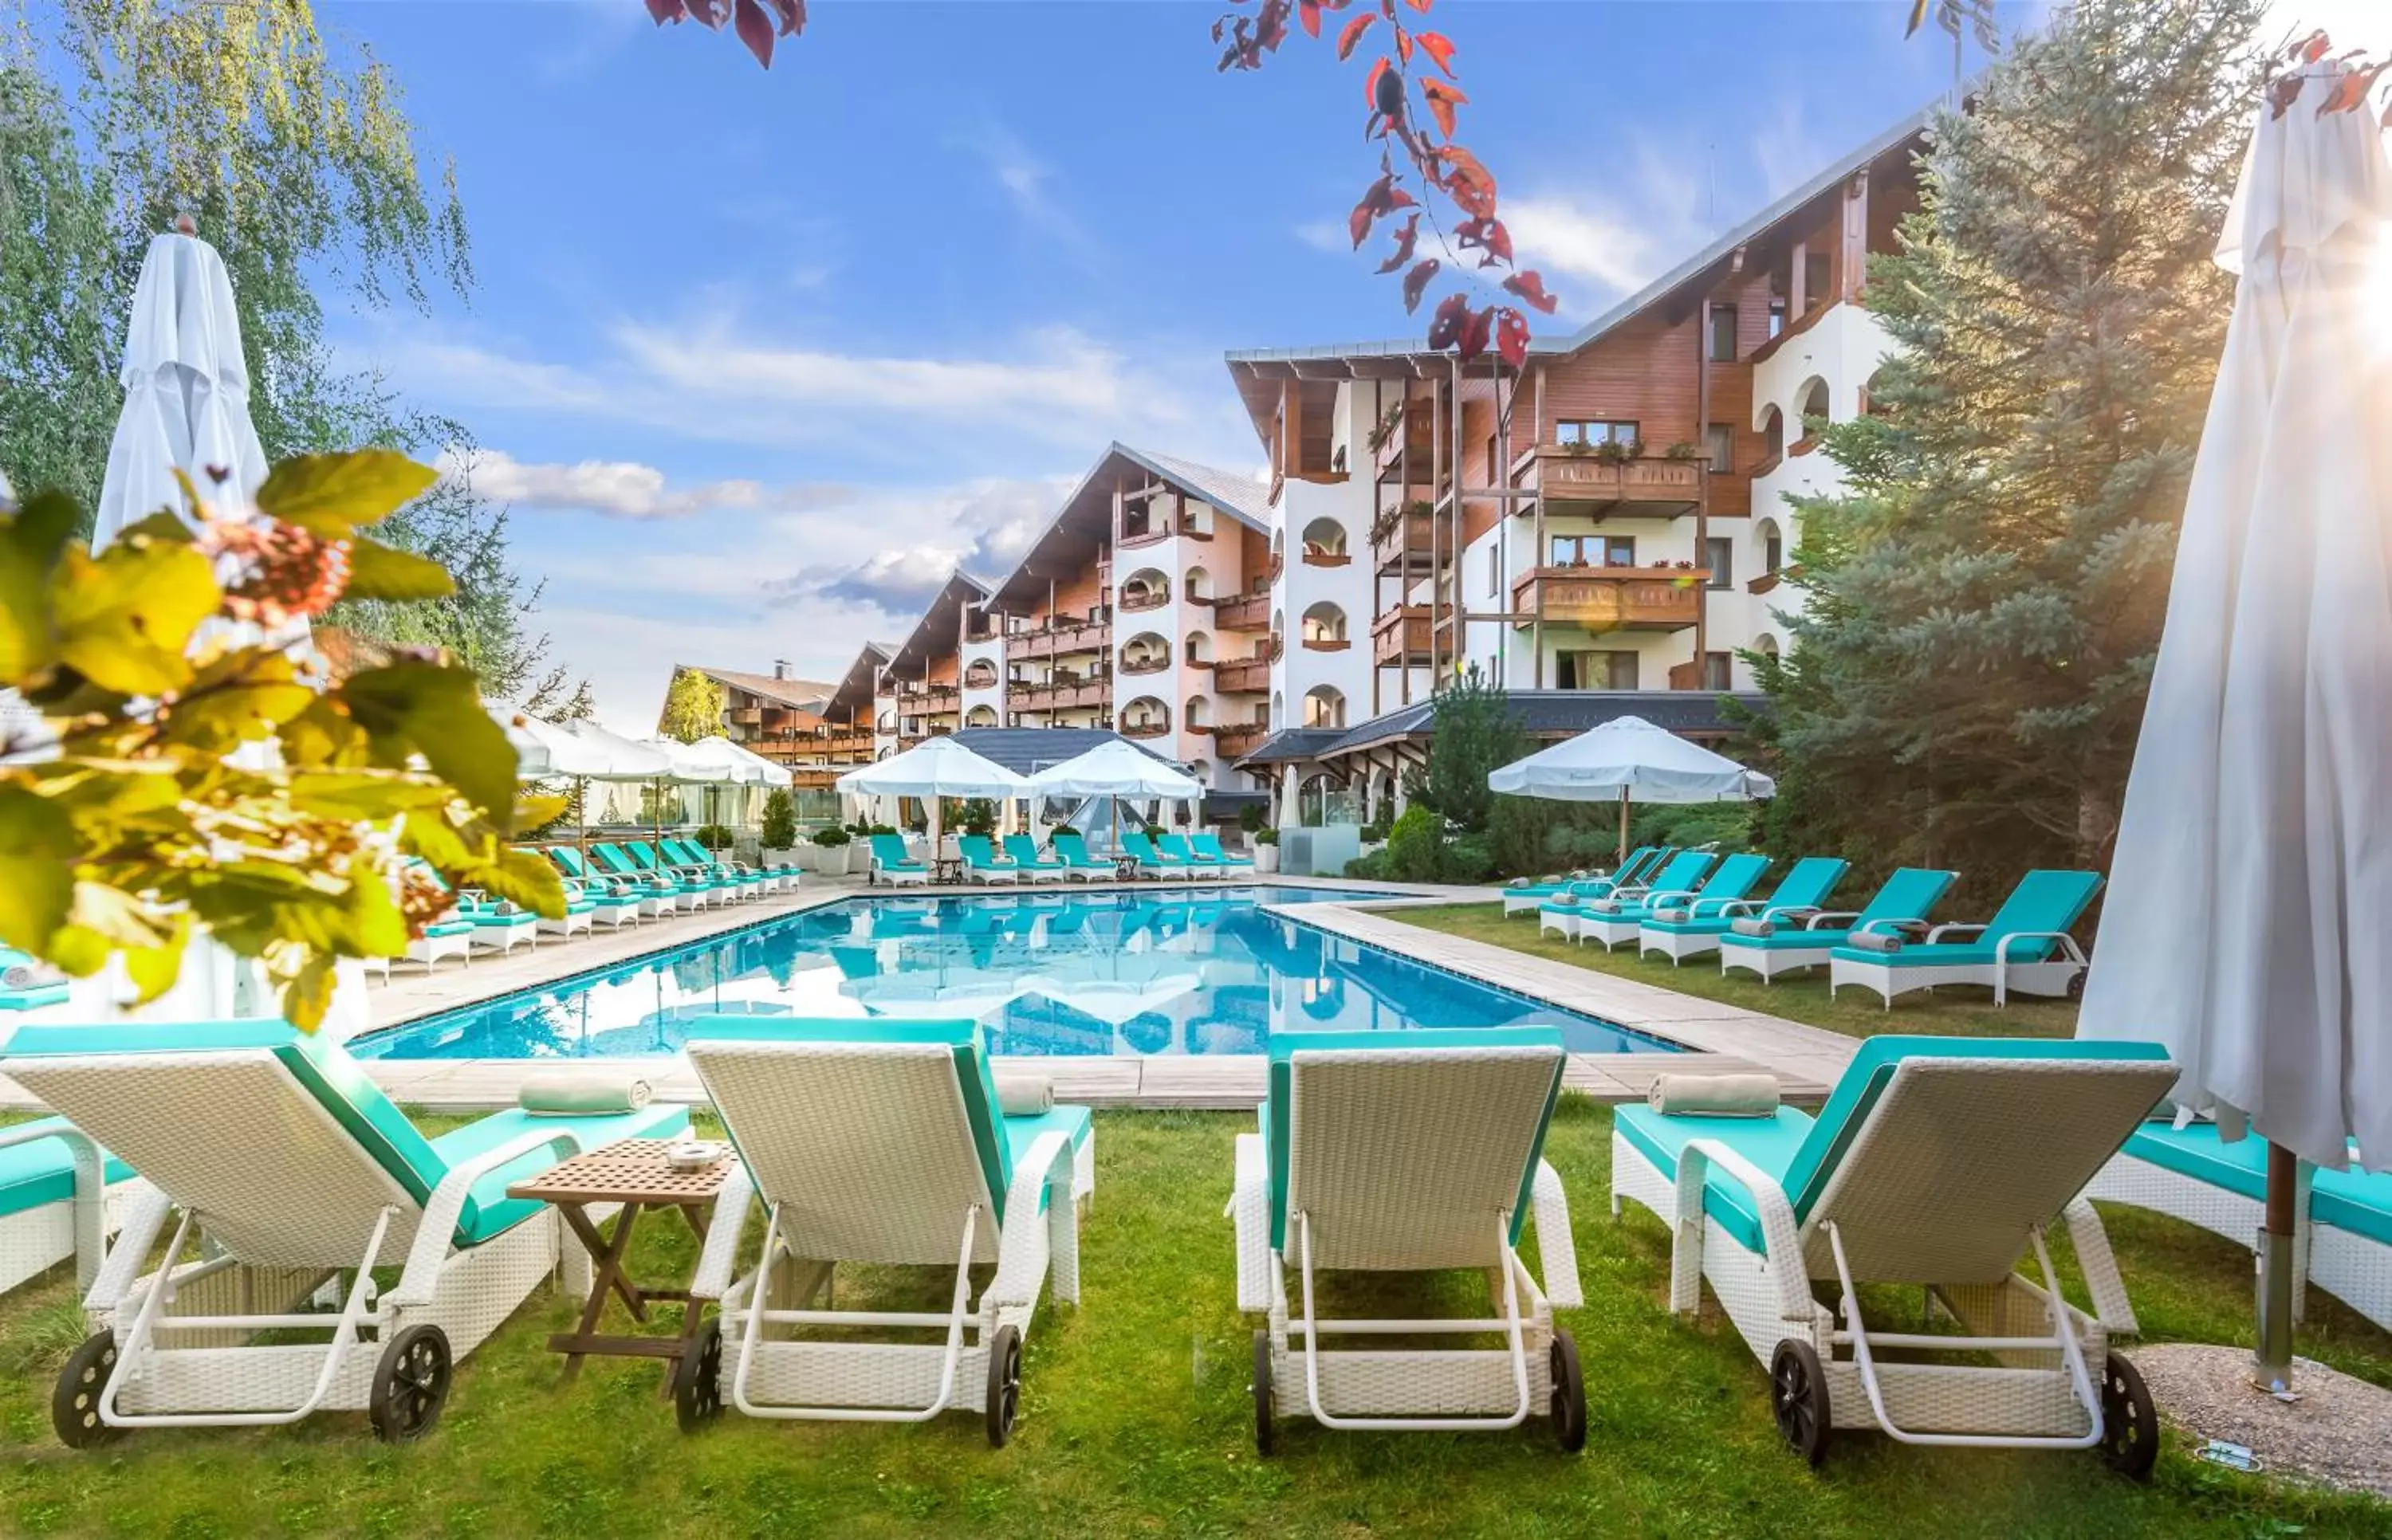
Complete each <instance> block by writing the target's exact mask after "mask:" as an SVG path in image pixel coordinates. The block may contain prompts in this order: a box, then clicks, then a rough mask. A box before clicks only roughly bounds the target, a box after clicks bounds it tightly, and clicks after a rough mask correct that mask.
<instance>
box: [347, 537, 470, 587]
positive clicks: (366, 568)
mask: <svg viewBox="0 0 2392 1540" xmlns="http://www.w3.org/2000/svg"><path fill="white" fill-rule="evenodd" d="M456 591H457V583H456V580H455V579H454V578H452V577H450V576H448V568H447V567H444V566H442V565H441V564H440V563H437V562H435V561H432V560H430V559H429V558H426V557H422V556H418V555H415V554H414V553H413V552H411V551H405V550H399V549H398V548H397V547H396V546H386V545H383V543H382V542H381V541H380V540H369V539H367V538H366V537H363V536H359V537H357V542H356V543H355V544H354V545H352V546H351V547H350V548H349V584H348V587H347V588H346V589H344V590H343V596H344V598H349V599H381V600H388V601H391V602H398V603H405V602H409V601H413V600H421V599H446V598H447V597H448V595H450V594H452V593H455V592H456Z"/></svg>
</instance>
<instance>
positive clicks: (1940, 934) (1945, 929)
mask: <svg viewBox="0 0 2392 1540" xmlns="http://www.w3.org/2000/svg"><path fill="white" fill-rule="evenodd" d="M1984 928H1985V927H1984V926H1983V925H1967V924H1964V923H1963V922H1961V921H1958V920H1955V921H1953V922H1952V923H1951V924H1949V925H1937V926H1935V927H1934V928H1933V929H1931V930H1930V931H1929V932H1928V933H1927V944H1928V945H1929V946H1930V947H1931V946H1933V945H1935V944H1936V943H1937V942H1938V941H1941V940H1942V939H1943V938H1945V937H1946V936H1959V937H1962V938H1967V937H1969V936H1975V935H1979V934H1981V933H1982V932H1983V930H1984Z"/></svg>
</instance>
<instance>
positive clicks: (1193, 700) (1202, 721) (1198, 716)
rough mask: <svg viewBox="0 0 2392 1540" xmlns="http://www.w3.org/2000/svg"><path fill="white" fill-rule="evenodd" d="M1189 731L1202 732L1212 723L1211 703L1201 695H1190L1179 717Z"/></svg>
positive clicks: (1208, 728) (1209, 727)
mask: <svg viewBox="0 0 2392 1540" xmlns="http://www.w3.org/2000/svg"><path fill="white" fill-rule="evenodd" d="M1179 719H1180V721H1181V722H1182V723H1184V724H1185V725H1186V727H1187V729H1188V731H1190V732H1203V731H1208V730H1210V729H1211V727H1212V725H1213V703H1212V702H1211V701H1209V700H1207V699H1206V698H1205V697H1203V696H1202V695H1190V696H1189V697H1188V704H1187V705H1186V707H1185V708H1184V714H1183V715H1182V716H1181V717H1180V718H1179Z"/></svg>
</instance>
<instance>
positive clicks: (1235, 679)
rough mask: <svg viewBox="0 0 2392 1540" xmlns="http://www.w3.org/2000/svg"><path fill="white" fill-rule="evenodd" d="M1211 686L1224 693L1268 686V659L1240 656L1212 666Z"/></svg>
mask: <svg viewBox="0 0 2392 1540" xmlns="http://www.w3.org/2000/svg"><path fill="white" fill-rule="evenodd" d="M1213 688H1214V689H1215V690H1217V691H1219V692H1222V693H1223V694H1225V695H1228V694H1237V693H1239V692H1258V691H1264V690H1268V689H1269V688H1270V659H1268V658H1240V659H1238V660H1237V661H1236V662H1234V663H1216V664H1215V665H1214V666H1213Z"/></svg>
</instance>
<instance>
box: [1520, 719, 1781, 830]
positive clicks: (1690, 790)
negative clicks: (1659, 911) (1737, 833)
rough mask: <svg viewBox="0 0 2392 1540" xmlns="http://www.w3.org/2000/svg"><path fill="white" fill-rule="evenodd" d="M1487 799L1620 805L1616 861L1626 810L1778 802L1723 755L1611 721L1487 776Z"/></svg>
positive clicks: (1769, 786)
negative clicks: (1491, 794)
mask: <svg viewBox="0 0 2392 1540" xmlns="http://www.w3.org/2000/svg"><path fill="white" fill-rule="evenodd" d="M1487 785H1488V789H1489V790H1491V791H1499V792H1506V793H1509V794H1510V795H1512V796H1540V797H1544V798H1546V799H1548V800H1551V801H1556V802H1612V801H1617V802H1618V804H1619V855H1620V858H1621V859H1622V860H1625V859H1626V858H1627V855H1628V805H1629V804H1630V803H1631V802H1751V801H1757V800H1760V799H1761V798H1764V797H1770V796H1776V795H1777V783H1775V782H1774V781H1772V780H1771V779H1769V777H1767V776H1765V775H1763V774H1761V772H1760V771H1758V770H1747V769H1745V768H1744V767H1743V766H1742V765H1739V764H1737V763H1736V762H1735V760H1733V759H1730V758H1728V757H1726V756H1725V755H1721V754H1713V753H1712V752H1711V751H1710V750H1709V749H1707V748H1705V747H1703V746H1702V745H1701V744H1695V743H1689V742H1688V741H1687V740H1685V739H1683V738H1681V737H1679V736H1678V735H1677V734H1676V733H1674V732H1670V731H1667V730H1666V729H1662V728H1657V727H1655V726H1654V725H1653V724H1652V723H1651V722H1648V721H1646V720H1645V719H1644V718H1642V717H1615V718H1612V719H1611V720H1609V721H1607V722H1605V723H1604V724H1603V725H1602V726H1600V727H1592V728H1589V729H1587V730H1586V731H1584V732H1581V733H1579V735H1578V736H1577V737H1575V738H1570V739H1567V740H1565V741H1564V742H1562V743H1558V744H1553V746H1552V747H1550V748H1543V749H1539V750H1538V751H1537V752H1536V753H1534V754H1531V755H1529V756H1528V757H1527V758H1525V759H1515V760H1514V761H1513V762H1512V763H1510V764H1508V765H1505V766H1504V767H1503V768H1502V769H1501V770H1490V771H1488V775H1487Z"/></svg>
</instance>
